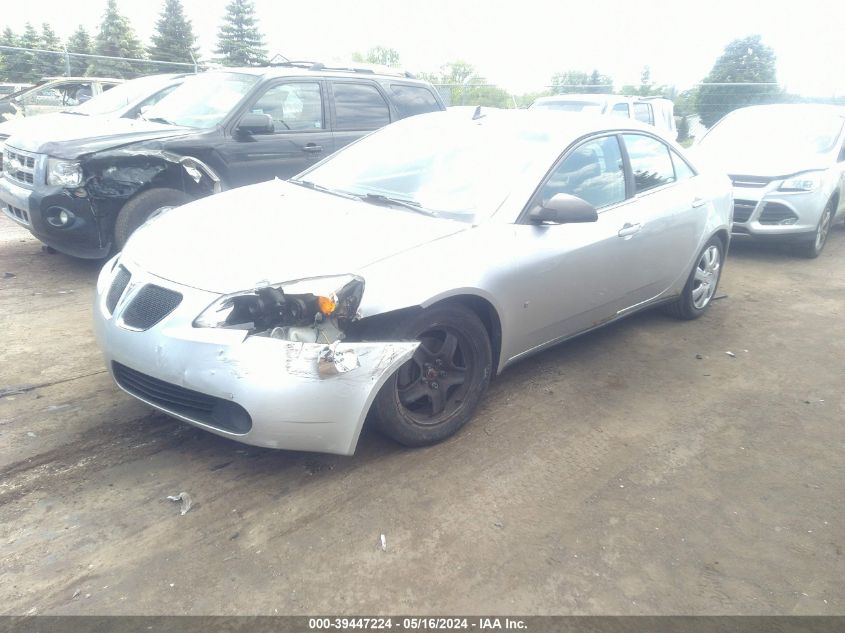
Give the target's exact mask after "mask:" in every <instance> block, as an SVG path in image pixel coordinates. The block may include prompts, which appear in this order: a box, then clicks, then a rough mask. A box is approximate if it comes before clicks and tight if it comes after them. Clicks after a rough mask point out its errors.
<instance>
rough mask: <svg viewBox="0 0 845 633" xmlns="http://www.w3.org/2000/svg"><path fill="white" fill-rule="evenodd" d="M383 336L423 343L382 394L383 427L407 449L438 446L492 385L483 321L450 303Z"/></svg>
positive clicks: (378, 409) (378, 416) (379, 420)
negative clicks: (436, 444) (435, 444)
mask: <svg viewBox="0 0 845 633" xmlns="http://www.w3.org/2000/svg"><path fill="white" fill-rule="evenodd" d="M380 335H381V337H384V336H385V335H387V336H388V337H390V338H395V339H399V340H419V341H421V343H420V346H419V347H418V348H417V351H416V353H415V354H414V357H413V358H412V359H411V360H409V361H408V362H406V363H405V364H404V365H402V367H400V368H399V370H397V371H396V372H395V373H394V374H393V375H392V376H391V377H390V378H389V379H388V381H387V382H386V383H385V384H384V386H383V387H382V388H381V391H379V393H378V395H377V396H376V399H375V401H374V403H373V410H374V412H375V422H376V424H377V426H378V428H379V429H380V430H381V431H382V432H383V433H384V434H386V435H388V436H389V437H391V438H393V439H394V440H396V441H397V442H399V443H400V444H405V445H406V446H426V445H428V444H434V443H436V442H440V441H442V440H444V439H446V438H447V437H449V436H451V435H453V434H454V433H456V432H457V431H458V430H459V429H460V428H461V427H462V426H463V425H464V424H466V423H467V421H468V420H469V419H470V418H471V417H472V415H473V413H474V412H475V408H476V406H477V405H478V402H479V400H481V396H482V394H483V393H484V391H485V390H486V389H487V386H488V385H489V384H490V375H491V372H492V363H493V361H492V358H493V354H492V350H491V347H490V339H489V337H488V335H487V330H486V329H485V328H484V324H483V323H482V322H481V319H479V318H478V316H477V315H476V314H475V313H474V312H473V311H472V310H470V309H469V308H467V307H465V306H463V305H461V304H459V303H447V304H442V305H440V306H435V307H432V308H430V309H428V310H424V311H423V312H421V313H419V314H418V315H416V316H414V317H412V318H410V319H409V320H407V321H405V322H400V323H396V324H395V325H394V326H393V328H392V331H390V332H381V333H380ZM390 338H388V339H387V340H390ZM382 340H385V339H384V338H382ZM444 385H445V388H444ZM441 405H442V408H441V409H440V410H439V412H438V408H440V406H441Z"/></svg>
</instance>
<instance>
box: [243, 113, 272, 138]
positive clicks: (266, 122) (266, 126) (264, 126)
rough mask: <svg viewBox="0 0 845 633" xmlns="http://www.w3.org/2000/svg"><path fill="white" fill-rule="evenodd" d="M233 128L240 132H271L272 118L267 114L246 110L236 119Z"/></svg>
mask: <svg viewBox="0 0 845 633" xmlns="http://www.w3.org/2000/svg"><path fill="white" fill-rule="evenodd" d="M235 130H236V131H237V132H239V133H240V134H272V133H273V130H274V127H273V118H272V117H271V116H270V115H269V114H255V113H253V112H248V113H247V114H245V115H243V117H241V120H240V121H238V125H237V127H236V128H235Z"/></svg>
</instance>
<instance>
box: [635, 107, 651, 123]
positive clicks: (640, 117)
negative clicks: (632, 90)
mask: <svg viewBox="0 0 845 633" xmlns="http://www.w3.org/2000/svg"><path fill="white" fill-rule="evenodd" d="M634 118H635V119H636V120H637V121H642V122H643V123H648V124H649V125H654V114H652V111H651V104H649V103H635V104H634Z"/></svg>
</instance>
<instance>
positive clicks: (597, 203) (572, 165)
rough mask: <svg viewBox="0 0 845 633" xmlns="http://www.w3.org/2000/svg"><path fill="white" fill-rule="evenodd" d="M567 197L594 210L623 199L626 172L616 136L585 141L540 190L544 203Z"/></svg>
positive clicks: (559, 166) (558, 167)
mask: <svg viewBox="0 0 845 633" xmlns="http://www.w3.org/2000/svg"><path fill="white" fill-rule="evenodd" d="M558 193H568V194H570V195H573V196H578V197H579V198H581V199H583V200H586V201H587V202H589V203H590V204H591V205H593V206H594V207H595V208H596V209H600V208H602V207H606V206H608V205H611V204H616V203H617V202H622V201H623V200H624V199H625V171H624V169H623V166H622V154H621V153H620V151H619V142H618V141H617V140H616V137H615V136H606V137H603V138H597V139H594V140H591V141H587V142H586V143H583V144H582V145H579V146H578V147H576V148H575V149H574V150H572V152H570V154H569V155H568V156H567V157H566V158H564V159H563V162H562V163H560V165H558V166H557V167H556V168H555V170H554V171H553V172H552V175H551V176H550V177H549V179H548V181H546V184H545V185H544V186H543V190H542V197H543V200H549V199H550V198H551V197H552V196H554V195H555V194H558Z"/></svg>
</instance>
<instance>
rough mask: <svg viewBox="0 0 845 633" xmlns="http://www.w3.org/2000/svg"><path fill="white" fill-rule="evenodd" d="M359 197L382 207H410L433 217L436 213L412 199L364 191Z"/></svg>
mask: <svg viewBox="0 0 845 633" xmlns="http://www.w3.org/2000/svg"><path fill="white" fill-rule="evenodd" d="M360 197H361V200H363V201H364V202H369V203H371V204H378V205H381V206H383V207H391V206H392V207H402V208H403V209H410V210H411V211H416V212H417V213H422V214H423V215H427V216H429V217H435V216H436V215H437V214H436V213H435V212H434V211H431V210H430V209H426V208H425V207H423V206H422V205H421V204H420V203H419V202H415V201H414V200H405V199H403V198H393V197H391V196H385V195H384V194H381V193H365V194H364V195H362V196H360Z"/></svg>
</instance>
